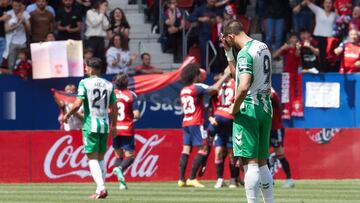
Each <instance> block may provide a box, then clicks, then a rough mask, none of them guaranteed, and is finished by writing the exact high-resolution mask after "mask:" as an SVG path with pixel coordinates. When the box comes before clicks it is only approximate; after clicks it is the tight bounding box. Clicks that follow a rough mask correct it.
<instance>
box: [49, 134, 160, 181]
mask: <svg viewBox="0 0 360 203" xmlns="http://www.w3.org/2000/svg"><path fill="white" fill-rule="evenodd" d="M164 139H165V136H162V137H160V136H159V135H157V134H155V135H153V136H151V137H150V138H148V139H147V138H145V137H143V136H141V135H135V141H136V142H137V143H139V144H141V145H142V146H141V147H140V149H139V151H138V152H137V155H136V157H135V160H134V163H133V164H132V165H131V167H129V168H128V169H127V170H126V171H125V174H127V173H128V172H130V175H131V177H140V178H142V177H151V176H152V175H153V174H154V173H155V172H156V171H157V169H158V165H157V163H158V160H159V155H158V154H153V149H154V148H155V147H156V146H158V145H159V144H160V143H161V142H163V141H164ZM72 143H73V136H72V135H64V136H62V137H60V138H59V139H58V140H57V141H56V142H55V143H54V144H53V145H52V147H51V148H50V149H49V151H48V152H47V153H46V156H45V161H44V173H45V175H46V176H47V177H49V178H50V179H59V178H63V177H67V176H71V175H76V176H79V177H80V178H85V177H87V176H91V173H90V171H89V169H88V159H87V157H86V154H85V152H84V149H83V146H78V147H75V146H73V145H72ZM113 152H114V149H113V148H112V147H110V148H109V149H108V151H107V152H106V153H105V156H104V161H105V165H106V168H107V169H110V171H111V169H112V168H113V167H114V164H115V159H116V158H115V156H114V153H113ZM108 171H109V170H108ZM110 176H112V174H111V173H107V174H106V177H110Z"/></svg>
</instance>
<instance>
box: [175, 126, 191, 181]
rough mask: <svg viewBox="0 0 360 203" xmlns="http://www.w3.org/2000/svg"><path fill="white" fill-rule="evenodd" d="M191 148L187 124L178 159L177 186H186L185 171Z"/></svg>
mask: <svg viewBox="0 0 360 203" xmlns="http://www.w3.org/2000/svg"><path fill="white" fill-rule="evenodd" d="M191 148H192V147H191V137H190V130H189V127H188V126H187V127H184V137H183V149H182V152H181V156H180V161H179V172H180V177H179V181H178V186H179V187H184V186H186V182H185V181H186V179H185V172H186V168H187V163H188V160H189V155H190V153H191Z"/></svg>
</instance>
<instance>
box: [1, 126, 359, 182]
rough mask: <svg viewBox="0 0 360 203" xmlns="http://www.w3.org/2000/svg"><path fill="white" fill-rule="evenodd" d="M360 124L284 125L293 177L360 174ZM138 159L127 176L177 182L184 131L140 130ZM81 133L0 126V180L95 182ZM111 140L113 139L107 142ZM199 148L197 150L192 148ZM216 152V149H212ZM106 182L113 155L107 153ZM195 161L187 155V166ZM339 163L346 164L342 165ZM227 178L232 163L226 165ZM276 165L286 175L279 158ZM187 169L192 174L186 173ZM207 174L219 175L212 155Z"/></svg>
mask: <svg viewBox="0 0 360 203" xmlns="http://www.w3.org/2000/svg"><path fill="white" fill-rule="evenodd" d="M359 132H360V129H311V130H309V131H306V130H305V129H286V133H285V134H286V135H285V153H286V156H287V158H288V160H289V162H290V167H291V170H292V175H293V177H294V178H295V179H325V178H326V179H327V178H339V179H341V178H360V173H359V172H358V171H357V168H356V167H354V166H357V165H360V157H359V156H358V155H359V154H360V136H359V135H358V134H359ZM135 139H136V159H135V161H134V163H133V165H132V166H131V167H129V168H128V170H127V171H126V172H125V175H126V178H127V180H129V181H165V180H167V181H173V180H177V179H178V175H179V167H178V162H179V157H180V153H181V149H182V130H180V129H176V130H175V129H174V130H161V129H156V130H151V129H148V130H137V131H136V136H135ZM81 141H82V140H81V132H78V131H73V132H64V131H1V132H0V142H1V143H2V147H1V148H0V154H1V159H0V160H1V161H0V167H1V173H0V182H84V181H92V178H91V175H90V172H89V168H88V163H87V158H86V156H85V154H84V152H83V148H82V143H81ZM110 143H111V141H110V139H109V145H110ZM193 153H195V151H194V152H193ZM212 153H213V151H212ZM105 162H106V166H107V170H108V173H107V179H106V180H107V181H115V176H113V175H112V174H111V171H112V168H113V166H114V162H115V157H114V154H113V149H112V148H111V147H109V150H108V151H107V153H106V155H105ZM191 162H192V160H191V159H190V160H189V164H188V169H187V170H188V171H189V170H190V168H191ZM339 163H341V165H342V166H343V167H338V166H339ZM225 167H226V169H225V171H226V173H225V178H228V177H229V175H228V169H227V167H228V164H226V165H225ZM272 170H273V171H274V172H275V173H276V178H284V174H283V172H282V170H281V164H280V162H279V161H276V159H275V162H274V165H273V167H272ZM187 174H188V173H187ZM203 179H213V180H215V179H216V173H215V167H214V156H213V154H212V155H211V156H210V157H209V160H208V166H207V171H206V173H205V175H204V177H203Z"/></svg>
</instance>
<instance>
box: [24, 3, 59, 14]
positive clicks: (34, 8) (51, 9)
mask: <svg viewBox="0 0 360 203" xmlns="http://www.w3.org/2000/svg"><path fill="white" fill-rule="evenodd" d="M32 2H33V1H32ZM36 9H38V5H37V3H32V4H30V5H28V6H27V7H26V11H27V12H28V13H31V12H33V11H35V10H36ZM46 10H47V11H49V12H50V13H51V14H52V15H53V16H54V17H55V9H54V8H53V7H52V6H49V5H46Z"/></svg>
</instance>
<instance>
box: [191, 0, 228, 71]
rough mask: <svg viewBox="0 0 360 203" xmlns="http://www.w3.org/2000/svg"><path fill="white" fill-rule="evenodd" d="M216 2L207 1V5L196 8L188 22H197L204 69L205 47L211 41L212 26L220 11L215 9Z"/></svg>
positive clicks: (220, 13) (213, 0)
mask: <svg viewBox="0 0 360 203" xmlns="http://www.w3.org/2000/svg"><path fill="white" fill-rule="evenodd" d="M215 4H216V0H207V4H204V5H202V6H200V7H197V8H196V9H195V11H194V12H193V13H192V14H191V15H190V17H189V21H190V22H198V35H199V36H198V40H199V46H200V58H201V67H202V68H206V45H207V43H208V41H209V40H211V30H212V26H213V25H215V24H216V17H217V16H221V15H222V10H221V9H218V8H216V7H215Z"/></svg>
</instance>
